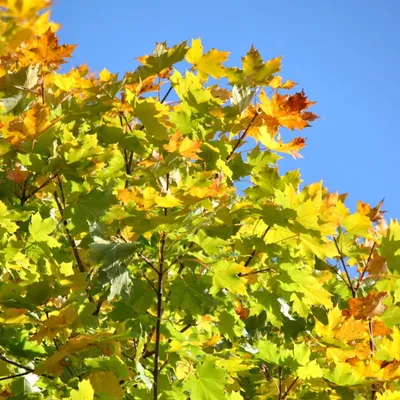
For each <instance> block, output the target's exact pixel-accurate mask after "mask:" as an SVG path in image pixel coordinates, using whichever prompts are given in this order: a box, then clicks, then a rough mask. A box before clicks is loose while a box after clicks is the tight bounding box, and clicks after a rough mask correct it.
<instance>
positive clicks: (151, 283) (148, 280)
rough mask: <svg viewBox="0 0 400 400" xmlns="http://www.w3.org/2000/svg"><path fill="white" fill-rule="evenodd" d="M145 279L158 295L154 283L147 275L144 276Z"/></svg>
mask: <svg viewBox="0 0 400 400" xmlns="http://www.w3.org/2000/svg"><path fill="white" fill-rule="evenodd" d="M143 277H144V279H146V281H147V282H148V284H149V285H150V286H151V288H152V289H153V290H154V291H155V292H156V293H157V289H156V287H155V286H154V284H153V282H152V281H151V280H150V279H149V278H148V277H147V276H146V274H143Z"/></svg>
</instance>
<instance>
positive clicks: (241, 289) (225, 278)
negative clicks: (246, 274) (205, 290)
mask: <svg viewBox="0 0 400 400" xmlns="http://www.w3.org/2000/svg"><path fill="white" fill-rule="evenodd" d="M212 270H213V275H212V279H213V286H212V288H211V290H210V293H211V294H212V295H216V294H217V293H218V292H219V291H220V290H222V289H226V290H229V291H230V292H231V293H238V294H246V285H245V283H244V281H243V278H240V277H239V276H238V274H239V273H241V272H243V271H244V268H243V267H242V266H241V265H239V264H236V263H235V262H234V261H228V260H226V261H224V260H221V261H218V262H216V263H215V264H212Z"/></svg>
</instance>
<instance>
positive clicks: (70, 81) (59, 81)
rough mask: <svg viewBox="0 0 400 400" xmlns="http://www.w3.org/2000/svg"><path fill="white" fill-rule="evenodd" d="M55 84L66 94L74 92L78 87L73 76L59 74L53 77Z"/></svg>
mask: <svg viewBox="0 0 400 400" xmlns="http://www.w3.org/2000/svg"><path fill="white" fill-rule="evenodd" d="M53 83H54V84H55V85H56V86H57V87H58V88H60V89H61V90H64V91H66V92H69V91H70V90H72V89H73V88H74V87H75V85H76V79H75V78H74V77H73V76H69V75H61V74H57V75H55V76H54V77H53Z"/></svg>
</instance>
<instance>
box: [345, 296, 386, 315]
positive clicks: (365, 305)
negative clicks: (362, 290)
mask: <svg viewBox="0 0 400 400" xmlns="http://www.w3.org/2000/svg"><path fill="white" fill-rule="evenodd" d="M387 296H388V293H387V292H380V293H375V292H374V291H371V292H369V293H368V296H367V297H361V298H355V299H350V300H349V312H350V314H351V315H352V316H353V317H354V319H369V318H373V317H375V316H376V315H382V314H383V313H384V312H385V310H386V308H387V307H386V306H385V305H384V304H383V303H382V302H383V300H384V299H385V298H386V297H387Z"/></svg>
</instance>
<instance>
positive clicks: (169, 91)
mask: <svg viewBox="0 0 400 400" xmlns="http://www.w3.org/2000/svg"><path fill="white" fill-rule="evenodd" d="M172 89H173V87H172V85H171V86H170V87H169V89H168V90H167V93H165V95H164V97H163V98H162V100H161V102H160V103H161V104H163V103H164V101H165V100H167V97H168V96H169V94H170V93H171V92H172Z"/></svg>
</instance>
